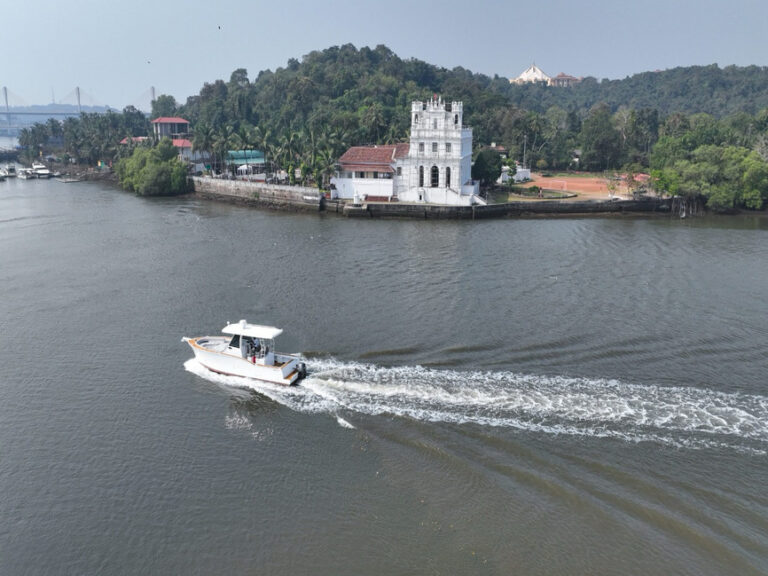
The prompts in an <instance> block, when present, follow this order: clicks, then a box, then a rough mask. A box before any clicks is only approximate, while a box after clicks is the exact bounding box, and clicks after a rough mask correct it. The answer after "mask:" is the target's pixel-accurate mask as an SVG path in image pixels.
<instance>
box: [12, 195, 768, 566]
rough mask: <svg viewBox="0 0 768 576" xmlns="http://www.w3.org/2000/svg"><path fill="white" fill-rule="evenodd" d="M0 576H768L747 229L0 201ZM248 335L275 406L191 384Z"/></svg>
mask: <svg viewBox="0 0 768 576" xmlns="http://www.w3.org/2000/svg"><path fill="white" fill-rule="evenodd" d="M0 246H2V251H1V252H0V290H1V291H0V294H2V299H0V329H1V333H2V346H0V366H1V367H2V369H1V370H0V573H1V574H10V575H13V574H328V575H344V574H350V575H357V574H382V575H384V574H387V575H389V574H533V575H538V574H541V575H545V574H546V575H551V574H662V573H663V574H691V575H708V574H712V575H715V574H718V575H722V574H734V575H745V574H765V573H767V572H768V495H767V493H766V486H768V455H767V453H768V390H766V374H768V357H767V356H766V349H768V322H767V321H766V318H767V317H768V301H767V300H766V294H768V268H766V262H768V221H766V219H764V218H762V217H759V216H758V217H751V218H750V217H743V218H741V217H739V218H713V219H706V218H701V219H693V220H685V221H681V220H674V219H668V218H652V219H640V218H588V219H580V218H569V219H527V220H526V219H523V220H515V219H511V220H495V221H478V222H430V221H386V220H384V221H382V220H354V219H344V218H340V217H336V216H333V215H318V214H286V213H275V212H266V211H258V210H254V209H248V208H243V207H239V206H233V205H227V204H218V203H213V202H206V201H200V200H196V199H188V198H187V199H162V200H157V199H155V200H149V199H142V198H138V197H135V196H133V195H130V194H127V193H124V192H121V191H118V190H114V189H111V188H109V187H105V186H103V185H100V184H86V183H82V184H63V183H59V182H56V181H21V180H9V181H7V182H2V183H0ZM240 318H247V319H248V320H249V321H252V322H259V323H264V324H273V325H277V326H280V327H282V328H284V329H285V334H284V335H283V337H282V338H281V340H280V341H279V342H278V343H279V344H280V346H279V348H280V349H281V350H283V351H286V352H300V353H302V354H304V355H305V356H306V358H307V363H308V368H309V372H310V373H309V376H308V378H307V379H306V380H305V381H304V382H303V383H302V385H301V386H299V387H294V388H282V387H278V386H271V385H266V384H251V385H250V387H249V385H248V383H247V382H245V381H243V380H241V379H237V378H231V377H223V376H216V375H213V374H211V373H208V372H207V371H206V370H205V369H203V368H202V367H200V366H199V365H198V364H197V363H196V362H195V361H194V360H193V359H192V354H191V351H190V350H189V348H188V347H187V346H186V345H185V344H183V343H181V342H180V339H181V337H182V336H195V335H203V334H216V333H218V331H219V330H220V329H221V328H222V327H223V326H224V324H225V323H226V322H227V321H236V320H239V319H240Z"/></svg>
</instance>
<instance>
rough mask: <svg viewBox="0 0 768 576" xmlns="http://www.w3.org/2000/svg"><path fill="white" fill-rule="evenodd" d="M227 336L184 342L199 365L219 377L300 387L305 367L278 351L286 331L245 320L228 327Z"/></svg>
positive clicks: (224, 329)
mask: <svg viewBox="0 0 768 576" xmlns="http://www.w3.org/2000/svg"><path fill="white" fill-rule="evenodd" d="M222 333H223V334H226V336H199V337H195V338H187V337H184V338H182V342H186V343H187V344H189V346H190V348H192V351H193V352H194V353H195V358H196V359H197V361H198V362H200V364H202V365H203V366H205V367H206V368H208V370H211V371H212V372H217V373H219V374H226V375H228V376H242V377H244V378H254V379H257V380H263V381H266V382H274V383H275V384H285V385H288V386H290V385H291V384H297V383H298V382H299V380H301V379H302V378H303V377H304V376H306V373H307V368H306V365H305V364H304V363H303V362H301V360H300V358H299V357H298V356H294V355H291V354H282V353H279V352H276V351H275V338H277V337H278V336H279V335H280V334H282V333H283V331H282V330H281V329H280V328H275V327H274V326H262V325H259V324H249V323H248V322H246V321H245V320H240V322H237V323H234V324H227V325H226V326H225V327H224V328H223V329H222Z"/></svg>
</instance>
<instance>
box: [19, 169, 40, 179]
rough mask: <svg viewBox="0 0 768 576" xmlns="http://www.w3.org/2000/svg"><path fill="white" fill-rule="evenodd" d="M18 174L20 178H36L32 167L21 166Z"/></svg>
mask: <svg viewBox="0 0 768 576" xmlns="http://www.w3.org/2000/svg"><path fill="white" fill-rule="evenodd" d="M18 175H19V178H21V179H22V180H29V179H30V178H37V176H35V173H34V172H32V168H21V169H20V170H19V174H18Z"/></svg>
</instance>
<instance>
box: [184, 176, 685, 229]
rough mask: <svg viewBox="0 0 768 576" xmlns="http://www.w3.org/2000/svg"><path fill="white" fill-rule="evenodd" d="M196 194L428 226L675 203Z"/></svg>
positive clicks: (209, 185)
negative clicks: (470, 202) (445, 202)
mask: <svg viewBox="0 0 768 576" xmlns="http://www.w3.org/2000/svg"><path fill="white" fill-rule="evenodd" d="M191 181H192V184H193V187H194V190H195V194H197V195H198V196H200V197H202V198H210V199H213V200H226V201H231V202H240V203H244V204H249V205H252V206H258V207H263V208H271V209H273V210H289V211H296V210H302V211H312V212H318V211H320V210H324V211H326V212H329V213H334V214H339V215H344V216H348V217H364V218H418V219H424V220H459V219H465V220H475V219H481V218H509V217H525V216H532V217H535V216H558V215H563V216H568V215H587V214H648V213H653V212H659V213H669V212H670V210H671V200H669V199H664V200H661V199H657V198H646V199H643V200H621V201H614V202H561V201H558V200H552V201H540V202H510V203H508V204H491V205H488V206H440V205H434V204H407V203H398V202H386V203H384V202H382V203H376V202H372V203H367V204H363V205H361V206H353V205H352V204H350V203H346V202H341V201H338V200H326V199H325V198H324V197H323V196H322V195H321V194H320V193H319V192H318V191H317V189H316V188H305V187H302V186H280V185H276V184H264V183H260V182H248V181H246V180H220V179H218V178H204V177H199V176H196V177H192V178H191Z"/></svg>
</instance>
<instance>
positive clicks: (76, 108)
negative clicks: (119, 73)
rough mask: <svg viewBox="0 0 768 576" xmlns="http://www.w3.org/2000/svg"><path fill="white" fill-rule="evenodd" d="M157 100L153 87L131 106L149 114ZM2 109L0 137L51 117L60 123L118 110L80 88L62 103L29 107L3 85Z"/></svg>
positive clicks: (62, 100) (55, 102) (136, 98)
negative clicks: (74, 118) (70, 118)
mask: <svg viewBox="0 0 768 576" xmlns="http://www.w3.org/2000/svg"><path fill="white" fill-rule="evenodd" d="M154 99H155V87H154V86H150V87H149V88H148V89H147V90H145V91H144V92H142V93H141V94H139V95H138V96H136V97H135V98H133V99H132V101H131V103H130V104H129V106H133V107H134V108H136V109H137V110H141V111H142V112H145V113H147V114H148V113H149V112H150V110H151V109H152V101H153V100H154ZM0 106H2V108H1V109H0V134H2V133H7V134H15V133H17V132H18V130H20V129H21V128H24V127H27V126H31V125H32V124H34V123H35V122H44V121H46V120H47V119H48V118H56V119H58V120H61V119H64V118H66V117H69V116H79V115H80V114H81V113H83V112H89V113H97V114H98V113H104V112H107V111H108V110H116V109H115V108H111V107H110V106H108V105H105V104H101V103H99V101H98V99H96V98H95V97H94V96H92V95H91V94H89V93H88V92H85V91H84V90H82V89H80V87H79V86H76V87H75V88H74V89H72V90H71V91H70V92H69V93H68V94H67V95H66V96H65V97H64V98H62V99H61V100H58V101H53V102H51V103H50V104H45V105H40V104H29V103H28V102H26V101H25V100H24V99H23V98H22V97H21V96H19V95H18V94H16V93H15V92H13V91H11V90H10V89H9V88H8V87H7V86H3V88H2V98H1V99H0Z"/></svg>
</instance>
